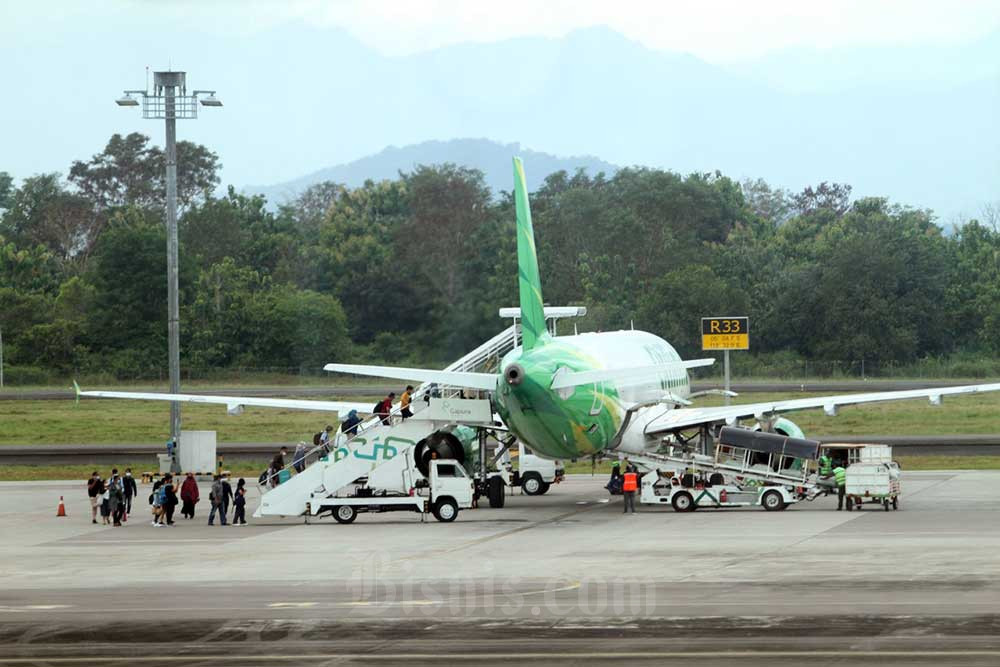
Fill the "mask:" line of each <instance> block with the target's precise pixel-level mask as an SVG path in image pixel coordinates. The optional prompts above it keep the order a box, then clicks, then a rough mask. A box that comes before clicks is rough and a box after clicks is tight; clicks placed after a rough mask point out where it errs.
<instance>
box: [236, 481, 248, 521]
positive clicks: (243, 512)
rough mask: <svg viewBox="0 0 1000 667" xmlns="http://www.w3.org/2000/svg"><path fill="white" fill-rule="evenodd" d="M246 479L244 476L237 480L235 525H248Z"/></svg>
mask: <svg viewBox="0 0 1000 667" xmlns="http://www.w3.org/2000/svg"><path fill="white" fill-rule="evenodd" d="M246 484H247V483H246V480H245V479H243V478H242V477H241V478H240V481H238V482H236V494H235V496H234V497H233V508H234V509H233V525H234V526H245V525H247V498H246V496H247V487H246Z"/></svg>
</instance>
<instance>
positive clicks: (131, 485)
mask: <svg viewBox="0 0 1000 667" xmlns="http://www.w3.org/2000/svg"><path fill="white" fill-rule="evenodd" d="M122 482H123V483H124V486H125V517H124V519H125V521H128V515H129V514H131V513H132V499H133V498H138V497H139V487H138V486H137V485H136V483H135V478H134V477H132V469H131V468H125V477H123V478H122Z"/></svg>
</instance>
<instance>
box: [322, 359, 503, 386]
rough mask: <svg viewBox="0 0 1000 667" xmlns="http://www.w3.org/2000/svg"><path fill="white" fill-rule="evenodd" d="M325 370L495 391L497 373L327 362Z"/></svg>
mask: <svg viewBox="0 0 1000 667" xmlns="http://www.w3.org/2000/svg"><path fill="white" fill-rule="evenodd" d="M323 370H325V371H332V372H336V373H350V374H351V375H368V376H370V377H377V378H395V379H397V380H414V381H417V382H436V383H437V384H444V385H450V386H452V387H465V388H466V389H481V390H484V391H495V390H496V388H497V377H498V376H497V375H495V374H493V373H468V372H464V371H435V370H429V369H425V368H397V367H395V366H362V365H359V364H327V365H326V366H324V367H323Z"/></svg>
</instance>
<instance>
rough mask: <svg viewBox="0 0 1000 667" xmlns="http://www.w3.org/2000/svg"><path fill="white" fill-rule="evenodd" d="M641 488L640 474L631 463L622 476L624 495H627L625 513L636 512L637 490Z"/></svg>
mask: <svg viewBox="0 0 1000 667" xmlns="http://www.w3.org/2000/svg"><path fill="white" fill-rule="evenodd" d="M638 488H639V474H638V473H637V472H636V467H635V466H634V465H632V464H631V463H630V464H629V465H628V467H627V468H625V474H624V475H623V478H622V495H623V496H624V497H625V509H624V512H623V513H624V514H628V513H629V512H632V514H635V492H636V489H638Z"/></svg>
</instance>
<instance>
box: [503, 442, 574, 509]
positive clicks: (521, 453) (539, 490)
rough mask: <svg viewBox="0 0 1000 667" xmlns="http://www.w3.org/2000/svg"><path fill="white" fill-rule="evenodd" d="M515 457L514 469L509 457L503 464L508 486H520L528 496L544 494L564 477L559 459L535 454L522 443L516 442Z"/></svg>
mask: <svg viewBox="0 0 1000 667" xmlns="http://www.w3.org/2000/svg"><path fill="white" fill-rule="evenodd" d="M516 459H517V467H516V469H515V468H514V465H513V460H512V458H511V457H508V459H507V461H506V462H505V466H504V467H505V468H506V469H507V471H508V474H509V475H510V477H509V479H510V486H519V487H521V491H523V492H524V493H526V494H527V495H529V496H542V495H545V494H546V493H547V492H548V490H549V489H550V488H551V487H552V485H553V484H558V483H559V482H561V481H562V480H563V477H565V470H564V469H563V465H562V462H561V461H553V460H552V459H545V458H542V457H541V456H536V455H535V454H534V453H533V452H532V451H531V450H530V449H528V447H527V445H525V444H524V443H521V442H519V443H518V454H517V457H516Z"/></svg>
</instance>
